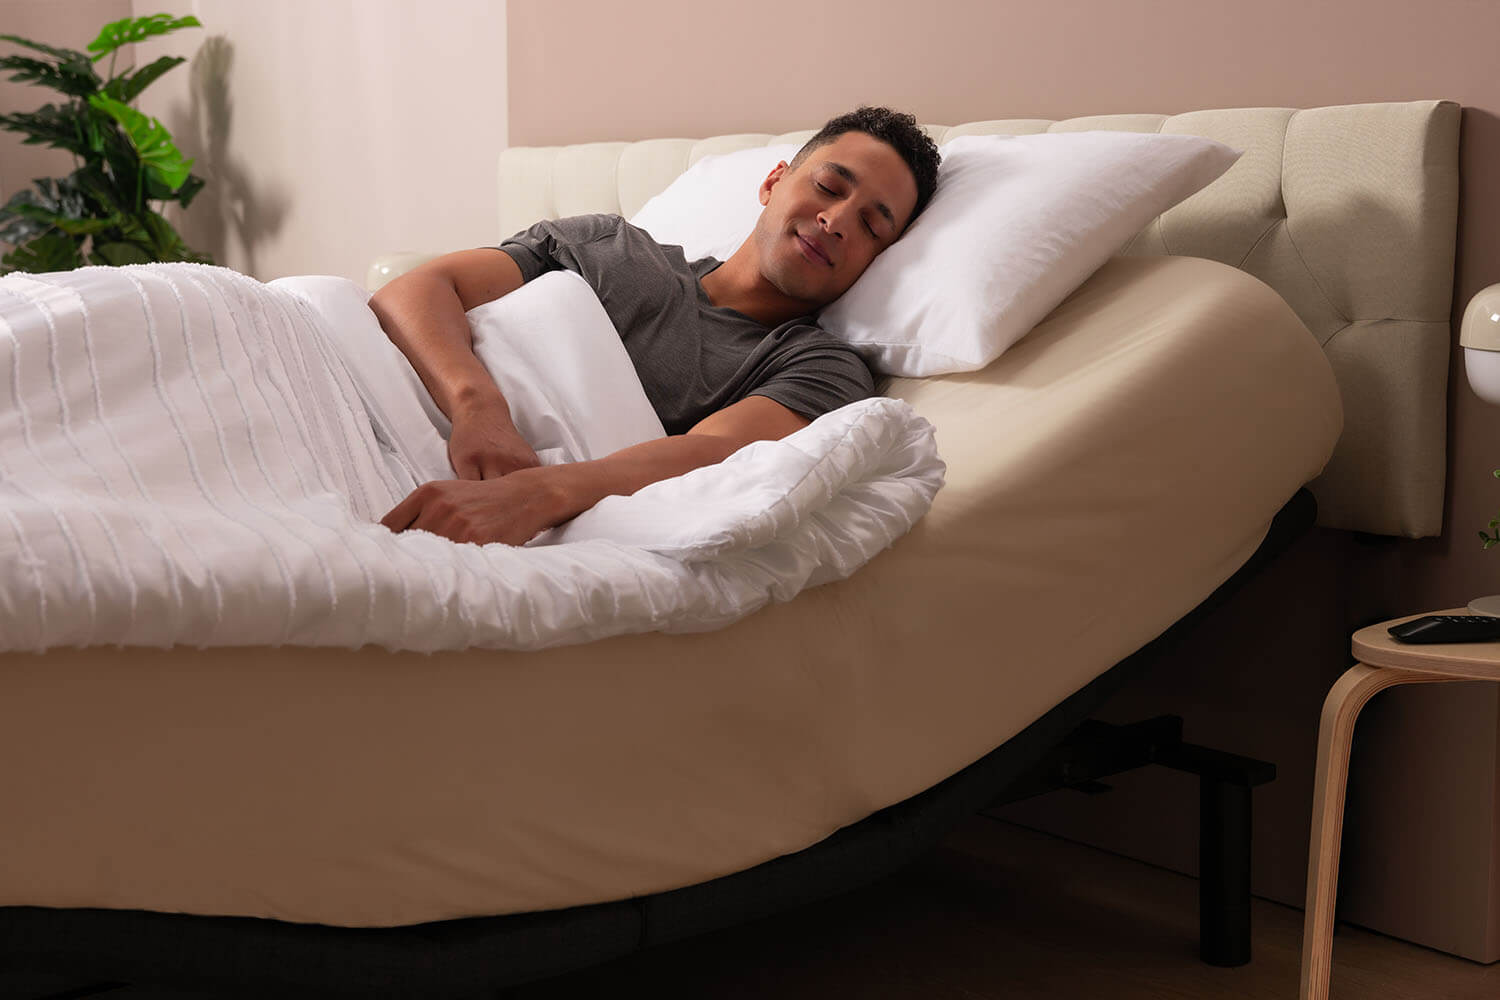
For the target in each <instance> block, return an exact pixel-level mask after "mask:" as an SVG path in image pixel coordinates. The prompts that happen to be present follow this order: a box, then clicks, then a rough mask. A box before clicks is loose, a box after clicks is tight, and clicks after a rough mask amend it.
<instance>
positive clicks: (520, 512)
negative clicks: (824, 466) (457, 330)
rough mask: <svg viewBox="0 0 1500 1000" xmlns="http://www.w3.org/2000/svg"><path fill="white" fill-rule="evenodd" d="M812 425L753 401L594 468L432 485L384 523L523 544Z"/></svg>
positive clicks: (578, 465) (545, 469)
mask: <svg viewBox="0 0 1500 1000" xmlns="http://www.w3.org/2000/svg"><path fill="white" fill-rule="evenodd" d="M506 412H507V414H508V413H509V411H508V410H507V411H506ZM807 423H808V421H807V418H806V417H802V416H799V415H798V414H796V413H793V412H792V411H791V410H789V409H787V408H786V407H785V406H783V405H781V404H780V403H778V402H775V401H774V400H771V399H767V398H766V397H764V396H750V397H749V398H747V399H742V400H740V401H739V402H738V403H734V404H732V405H730V406H727V407H725V408H724V409H722V410H719V411H718V412H717V413H713V414H711V415H709V416H708V417H706V418H704V419H703V420H702V421H700V422H699V423H698V424H697V425H696V426H694V427H693V429H692V430H690V431H688V432H687V433H686V434H675V435H673V436H672V437H665V438H657V439H656V440H654V441H645V442H642V443H641V444H636V445H631V446H630V447H629V448H622V449H620V450H619V451H617V452H614V453H613V454H611V455H606V456H605V457H603V458H598V459H594V460H593V461H590V462H570V463H567V464H565V465H544V466H538V467H537V468H533V469H518V470H516V471H515V472H512V473H510V474H508V475H503V476H501V477H500V478H498V479H483V480H481V481H478V482H475V481H473V480H466V479H457V480H443V481H440V482H432V483H426V484H424V485H422V486H419V487H417V488H416V490H414V491H413V492H412V494H411V495H410V496H408V497H407V498H406V499H405V500H402V501H401V502H400V503H399V504H397V505H396V506H395V507H394V508H393V509H392V510H391V512H390V513H389V514H387V515H386V516H385V517H383V518H381V519H380V523H381V524H383V525H385V526H386V527H387V528H390V529H391V530H392V531H405V530H406V529H407V528H422V529H424V530H426V531H430V532H432V533H433V534H436V535H442V536H443V537H445V538H451V539H453V540H454V541H456V542H479V543H481V544H483V543H485V542H505V543H506V544H509V545H521V544H524V543H526V542H529V541H530V540H531V539H532V538H534V537H535V536H536V535H537V534H538V533H539V532H541V531H544V530H546V529H547V528H551V527H555V526H556V525H559V524H562V523H563V522H564V521H566V520H568V519H569V518H572V517H575V516H577V515H578V514H581V513H583V512H584V511H586V510H588V509H589V508H590V507H592V506H593V505H594V504H596V503H598V502H599V501H600V500H601V499H603V498H604V497H607V496H629V495H630V494H632V493H634V492H635V491H636V490H638V489H640V488H641V487H643V486H646V485H648V484H650V483H655V482H659V481H660V480H663V479H666V478H668V477H670V476H680V475H682V474H683V473H684V472H687V471H689V470H691V469H697V468H701V467H702V466H705V465H713V464H714V463H716V462H722V461H723V460H724V459H725V458H728V457H729V456H730V455H731V454H733V453H734V452H735V451H736V450H738V449H739V448H741V447H743V446H745V445H746V444H749V443H750V442H751V441H761V440H773V441H774V440H776V439H778V438H782V437H785V436H786V435H788V434H790V433H792V432H793V431H795V430H798V429H799V428H802V427H806V426H807ZM454 433H455V436H456V435H457V424H456V423H455V429H454ZM517 437H518V438H519V435H517ZM449 446H450V448H451V447H452V443H451V441H450V443H449ZM454 464H455V465H457V463H456V462H455V463H454Z"/></svg>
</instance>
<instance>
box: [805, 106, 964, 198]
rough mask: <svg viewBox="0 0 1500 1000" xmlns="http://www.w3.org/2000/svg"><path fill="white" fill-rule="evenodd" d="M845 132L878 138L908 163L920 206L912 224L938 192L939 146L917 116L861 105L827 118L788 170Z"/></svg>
mask: <svg viewBox="0 0 1500 1000" xmlns="http://www.w3.org/2000/svg"><path fill="white" fill-rule="evenodd" d="M845 132H863V133H864V134H865V135H868V136H871V137H872V138H875V139H879V140H880V141H881V142H883V143H885V144H886V145H887V146H890V147H891V148H892V149H894V150H895V151H896V152H897V153H898V154H900V156H901V159H902V160H904V161H905V162H906V165H907V167H908V168H910V170H911V173H912V177H914V178H915V179H916V182H917V204H916V206H915V207H914V208H913V209H912V210H911V218H910V219H908V220H906V221H907V225H911V223H912V221H913V220H915V219H916V217H917V216H919V215H921V214H922V209H924V208H926V207H927V203H928V202H930V201H931V200H932V196H933V194H934V193H935V192H936V191H937V175H938V160H939V156H938V148H937V143H935V142H933V141H932V137H931V136H929V135H928V134H927V133H926V132H923V131H922V127H921V126H920V125H918V124H917V119H916V118H915V117H914V116H912V115H909V114H905V113H903V112H900V111H892V110H891V109H890V108H879V107H870V106H868V105H861V106H860V107H858V108H856V109H854V110H853V111H850V112H849V113H848V114H843V115H839V116H838V117H837V118H830V119H828V123H827V124H825V125H824V126H823V127H822V128H820V129H818V132H817V134H816V135H814V136H813V137H812V138H811V139H809V140H807V142H806V143H804V144H803V146H802V148H801V149H799V150H797V155H796V156H794V157H792V162H791V163H790V164H788V168H789V169H791V170H796V169H797V168H798V167H800V166H801V165H802V161H803V160H806V159H807V157H808V155H809V154H810V153H812V151H813V150H815V149H817V148H818V147H819V146H826V145H828V144H829V143H830V142H832V141H833V140H835V139H837V138H838V137H839V136H841V135H843V134H844V133H845Z"/></svg>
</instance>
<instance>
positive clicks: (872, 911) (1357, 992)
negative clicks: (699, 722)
mask: <svg viewBox="0 0 1500 1000" xmlns="http://www.w3.org/2000/svg"><path fill="white" fill-rule="evenodd" d="M1197 893H1198V883H1197V881H1196V880H1194V879H1190V878H1186V877H1184V876H1181V875H1178V874H1175V873H1173V872H1167V871H1163V870H1161V869H1159V868H1152V867H1150V866H1148V865H1144V864H1141V863H1139V862H1136V861H1131V860H1127V859H1124V858H1120V857H1118V856H1115V855H1111V854H1107V853H1105V852H1102V851H1096V850H1093V849H1092V848H1088V847H1083V846H1080V845H1078V844H1073V843H1070V842H1068V841H1063V840H1058V839H1056V838H1054V837H1050V836H1047V835H1045V834H1039V833H1034V832H1032V831H1029V830H1025V829H1022V828H1020V827H1016V826H1012V825H1010V824H1008V823H1003V822H1000V821H997V820H990V819H986V818H983V817H976V818H975V819H974V820H972V821H970V823H969V824H967V825H966V826H965V827H963V828H962V829H961V830H960V831H959V832H958V833H957V834H956V835H954V836H953V837H950V838H949V839H948V840H947V841H946V842H945V844H944V846H943V848H942V849H940V850H939V851H937V852H935V853H934V854H932V855H930V856H929V857H928V858H927V859H925V860H923V861H921V862H919V863H918V864H916V865H914V866H913V867H911V868H908V869H906V870H905V871H903V872H901V873H899V874H897V875H895V876H892V877H891V878H888V879H886V880H885V881H883V882H880V883H878V884H876V885H874V886H871V887H869V888H868V889H864V890H860V891H857V892H854V893H850V894H848V895H845V896H841V897H839V898H837V899H833V900H829V901H827V902H824V903H821V904H817V905H815V906H811V907H807V908H805V909H803V910H800V911H797V912H796V913H794V914H791V915H788V916H783V917H778V918H773V919H770V920H766V921H762V922H761V923H758V924H753V925H750V926H747V927H740V928H737V929H733V930H730V931H725V932H720V933H716V934H713V935H708V936H706V937H703V938H699V939H696V940H694V941H688V942H683V943H681V944H677V945H672V946H668V947H663V948H659V949H656V950H653V951H649V952H645V953H642V954H640V955H637V956H635V957H633V958H629V959H625V960H622V961H619V962H616V963H614V964H612V965H609V966H602V967H600V968H598V969H593V970H588V971H585V972H582V973H575V974H574V975H572V976H568V977H565V978H562V979H557V980H552V981H550V982H547V983H538V984H533V985H531V986H528V987H522V988H520V989H516V990H511V991H508V992H506V993H505V994H503V996H504V998H505V1000H563V998H573V997H607V996H618V995H622V994H624V995H631V994H636V995H654V996H661V997H683V998H686V997H712V998H714V1000H750V998H756V1000H760V998H767V997H775V998H778V1000H800V998H808V1000H811V998H814V997H816V998H820V1000H826V998H830V997H860V998H872V1000H874V998H882V1000H884V998H889V1000H898V998H899V1000H909V998H922V1000H945V998H953V1000H990V998H996V1000H998V998H1005V1000H1031V998H1037V1000H1042V998H1046V1000H1059V998H1073V997H1088V998H1095V997H1099V998H1104V997H1108V998H1112V1000H1136V998H1140V1000H1145V998H1151V1000H1158V998H1182V1000H1217V998H1224V1000H1231V998H1233V1000H1261V998H1265V1000H1271V998H1275V1000H1287V998H1295V997H1296V996H1297V976H1298V972H1299V967H1300V962H1301V948H1302V911H1301V910H1300V909H1293V908H1291V907H1287V906H1281V905H1279V904H1276V903H1269V902H1265V901H1263V900H1256V901H1255V905H1254V910H1253V915H1252V920H1253V928H1254V957H1253V959H1252V961H1251V962H1250V964H1249V965H1246V966H1243V967H1241V968H1238V969H1216V968H1213V967H1211V966H1207V965H1204V964H1203V963H1201V962H1200V961H1198V956H1197V947H1198V945H1197V932H1198V931H1197V927H1198V910H1197ZM1427 997H1430V998H1433V1000H1471V998H1472V1000H1479V998H1484V1000H1494V998H1496V997H1500V964H1497V965H1494V966H1483V965H1477V964H1475V963H1473V962H1469V961H1466V960H1464V959H1460V958H1454V957H1452V956H1450V955H1444V954H1441V953H1439V952H1435V951H1430V950H1428V949H1425V948H1419V947H1417V946H1415V945H1411V944H1407V943H1405V942H1402V941H1397V940H1395V939H1393V938H1387V937H1383V936H1381V935H1378V934H1373V933H1370V932H1368V931H1363V930H1360V929H1358V928H1353V927H1348V926H1341V927H1340V928H1339V931H1338V934H1337V936H1336V937H1335V938H1334V980H1333V998H1334V1000H1397V998H1399V1000H1414V998H1427Z"/></svg>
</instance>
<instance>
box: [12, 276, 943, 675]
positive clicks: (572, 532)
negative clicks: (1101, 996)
mask: <svg viewBox="0 0 1500 1000" xmlns="http://www.w3.org/2000/svg"><path fill="white" fill-rule="evenodd" d="M322 323H323V320H322V318H321V317H320V315H319V314H318V313H316V312H314V311H313V309H312V308H311V307H310V306H309V305H308V303H307V302H306V301H305V300H304V299H302V298H299V297H298V296H296V295H292V294H290V293H288V292H285V291H280V290H277V289H276V288H274V287H269V286H266V285H263V284H261V283H259V282H257V281H254V280H253V279H251V278H248V277H245V276H244V275H241V274H238V273H236V272H233V271H230V270H226V269H223V268H215V267H206V266H202V265H194V264H153V265H141V266H132V267H124V268H84V269H81V270H78V271H73V272H67V273H61V274H47V275H36V276H30V275H11V276H9V277H6V278H4V279H0V650H43V649H47V648H50V647H54V646H68V645H73V646H84V645H97V644H109V643H114V644H122V645H147V646H169V645H174V644H190V645H199V646H217V645H278V644H287V643H290V644H297V645H337V646H349V647H357V646H361V645H365V644H378V645H381V646H385V647H387V648H390V649H417V650H436V649H461V648H465V647H469V646H487V647H497V648H536V647H541V646H548V645H556V644H561V643H567V642H582V641H588V640H592V639H597V638H602V637H605V636H609V635H616V634H621V633H625V632H638V631H647V630H652V629H666V630H698V629H704V628H711V627H716V626H719V625H723V624H727V623H728V622H730V621H733V620H735V619H737V618H739V617H742V616H743V615H745V614H748V613H749V612H751V611H753V610H755V609H756V608H758V607H760V606H762V605H763V604H765V603H766V602H767V601H769V600H772V599H778V600H785V599H789V598H790V597H791V596H792V595H794V594H795V593H797V592H798V591H799V590H801V589H802V588H803V587H805V586H809V585H812V584H816V583H819V582H822V581H824V580H827V579H835V578H838V577H841V576H844V575H847V574H848V573H850V572H853V570H854V569H855V568H857V567H858V566H859V565H862V564H863V563H864V562H865V561H867V560H868V559H869V558H870V557H871V556H873V555H874V554H875V553H877V552H879V551H880V550H881V549H882V548H884V547H886V546H887V545H889V544H890V543H891V542H892V541H894V539H895V538H896V537H898V536H899V535H900V534H902V533H903V532H905V531H906V530H907V529H908V528H909V527H910V526H911V524H913V523H915V521H916V520H917V518H919V517H920V516H921V515H922V514H923V513H924V512H925V511H926V510H927V508H928V506H929V505H930V503H931V499H932V496H933V494H934V493H935V492H936V491H937V489H938V488H939V486H940V485H941V481H942V464H941V462H939V461H938V460H937V457H936V454H935V451H934V449H933V443H932V429H931V427H930V426H929V425H927V424H926V422H925V421H922V420H921V419H920V418H918V417H916V416H915V415H914V414H912V413H911V411H910V410H909V408H907V407H906V406H905V404H903V403H899V402H897V401H894V400H889V399H874V400H866V401H864V402H863V403H857V404H854V405H853V406H851V407H845V408H844V409H843V410H840V411H836V412H835V413H833V414H828V415H826V416H825V417H823V418H820V419H819V420H817V421H815V422H814V423H813V425H812V426H811V427H809V428H807V429H805V430H803V431H801V432H798V434H796V435H793V436H791V437H789V438H786V439H784V440H783V441H781V442H762V443H760V444H758V445H752V446H750V448H747V449H743V450H742V451H741V452H740V453H738V454H737V455H735V456H733V457H732V458H731V459H730V460H729V461H727V462H725V463H722V464H721V465H720V466H716V467H712V468H709V469H701V470H698V471H697V472H696V473H693V474H690V475H689V476H684V477H679V478H678V479H676V480H669V481H667V482H663V483H658V484H656V485H655V486H653V487H650V488H648V489H647V490H643V491H641V493H639V494H637V495H636V496H634V497H629V498H623V497H617V498H610V499H609V500H607V501H605V502H604V503H602V504H600V505H599V506H598V507H596V508H595V509H594V510H593V511H590V512H588V513H586V514H585V515H583V516H581V517H580V518H578V519H576V520H575V521H574V522H572V523H571V524H570V525H568V526H567V527H566V528H565V529H564V530H562V531H560V532H555V533H554V535H555V536H556V537H555V538H554V539H552V540H553V541H554V542H555V544H550V545H543V546H536V547H527V548H512V547H509V546H504V545H485V546H479V545H472V544H457V543H453V542H450V541H448V540H446V539H442V538H438V537H436V536H434V535H431V534H428V533H426V532H421V531H412V532H406V533H402V534H399V535H396V534H392V533H391V532H389V531H387V530H386V529H385V528H383V527H381V526H380V525H379V524H378V523H375V522H376V520H377V519H378V518H379V517H380V516H381V515H382V514H384V513H385V512H386V511H387V510H389V509H390V508H391V507H392V506H394V505H395V504H396V502H398V501H399V500H400V499H401V498H402V496H404V495H405V492H406V490H407V489H408V488H409V486H410V481H409V479H405V478H404V472H403V470H402V469H401V467H400V461H399V458H398V456H396V455H394V454H393V452H392V449H391V448H390V447H389V446H388V444H387V443H386V442H385V441H383V440H382V439H381V438H380V437H379V436H377V434H376V433H375V432H374V430H372V427H371V421H370V419H369V417H368V415H367V413H366V411H365V407H364V405H363V403H362V401H361V399H360V398H359V395H358V390H357V389H356V387H355V384H354V383H353V382H352V381H351V379H350V377H349V374H348V371H347V370H346V368H345V366H344V364H343V362H342V361H341V360H340V358H339V357H338V355H337V354H336V352H335V350H334V348H333V347H332V346H331V344H332V342H331V340H330V339H329V337H328V336H327V334H326V331H325V330H324V329H323V328H322ZM746 483H755V484H756V487H757V488H756V490H755V491H750V492H747V490H746V489H745V484H746ZM750 496H753V497H754V498H755V502H754V505H753V507H747V505H746V504H747V499H746V498H747V497H750ZM814 512H816V513H817V516H810V515H811V514H813V513H814ZM825 525H837V526H838V529H839V530H837V531H831V530H829V529H828V527H826V526H825ZM684 526H687V528H689V529H690V530H691V532H692V534H691V535H690V536H685V535H684V530H685V527H684ZM767 567H775V570H774V572H770V573H768V571H767Z"/></svg>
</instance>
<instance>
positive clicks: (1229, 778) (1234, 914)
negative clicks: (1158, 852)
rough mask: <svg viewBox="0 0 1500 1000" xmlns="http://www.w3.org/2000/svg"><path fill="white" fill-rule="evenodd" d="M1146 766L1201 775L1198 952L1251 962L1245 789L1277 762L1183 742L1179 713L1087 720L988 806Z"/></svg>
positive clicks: (1093, 786) (1096, 786)
mask: <svg viewBox="0 0 1500 1000" xmlns="http://www.w3.org/2000/svg"><path fill="white" fill-rule="evenodd" d="M1147 764H1160V765H1161V766H1163V767H1170V768H1172V769H1174V770H1177V771H1186V772H1188V773H1189V774H1196V775H1197V776H1198V954H1199V956H1200V957H1201V958H1202V959H1203V961H1204V962H1206V963H1208V964H1209V965H1217V966H1223V967H1233V966H1238V965H1244V964H1245V963H1247V962H1249V961H1250V819H1251V814H1250V793H1251V789H1253V788H1255V786H1256V785H1264V784H1265V783H1266V782H1268V781H1273V780H1275V778H1276V765H1275V764H1270V763H1267V762H1266V761H1263V760H1254V759H1252V758H1250V757H1242V756H1240V755H1239V754H1232V753H1225V752H1224V751H1222V750H1213V749H1210V748H1209V747H1201V746H1197V745H1196V744H1193V743H1184V742H1183V741H1182V719H1181V717H1179V716H1175V715H1163V716H1158V717H1157V718H1154V719H1146V720H1145V721H1143V722H1135V723H1131V724H1129V725H1112V724H1110V723H1107V722H1098V721H1096V720H1093V719H1090V720H1089V721H1087V722H1085V723H1084V724H1083V725H1082V726H1079V727H1078V729H1077V730H1075V731H1074V733H1073V735H1071V736H1069V737H1068V738H1067V739H1066V740H1064V741H1063V743H1062V744H1061V745H1059V746H1058V747H1057V748H1056V749H1055V750H1053V751H1052V753H1050V754H1049V755H1048V756H1047V757H1046V758H1045V759H1044V760H1043V761H1042V762H1041V763H1040V764H1039V765H1038V766H1037V767H1036V768H1035V769H1034V770H1033V771H1031V772H1030V773H1029V774H1027V775H1026V776H1025V777H1023V778H1021V779H1020V780H1018V781H1016V782H1015V783H1014V784H1012V785H1011V786H1010V787H1009V788H1007V789H1006V790H1005V791H1004V792H1003V793H1002V794H1001V795H1000V797H999V798H997V799H996V800H995V801H994V802H993V803H992V804H991V805H992V806H999V805H1004V804H1006V803H1009V802H1016V801H1019V800H1021V799H1029V798H1031V797H1032V796H1034V795H1040V794H1042V793H1043V792H1050V791H1055V790H1057V789H1061V788H1070V789H1073V790H1075V791H1080V792H1084V793H1087V794H1097V793H1099V792H1104V791H1108V790H1109V786H1108V785H1105V784H1103V783H1102V782H1101V781H1100V779H1101V778H1107V777H1109V776H1110V775H1114V774H1119V773H1121V772H1123V771H1132V770H1135V769H1136V768H1138V767H1144V766H1145V765H1147Z"/></svg>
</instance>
